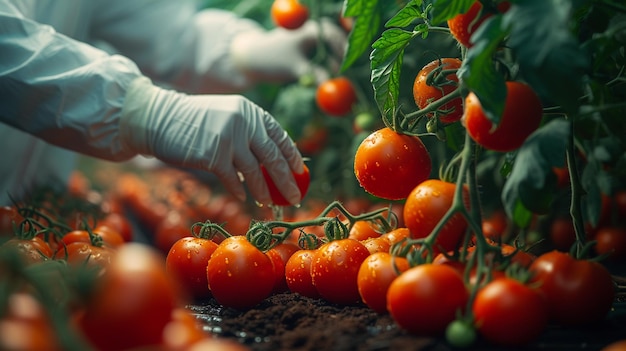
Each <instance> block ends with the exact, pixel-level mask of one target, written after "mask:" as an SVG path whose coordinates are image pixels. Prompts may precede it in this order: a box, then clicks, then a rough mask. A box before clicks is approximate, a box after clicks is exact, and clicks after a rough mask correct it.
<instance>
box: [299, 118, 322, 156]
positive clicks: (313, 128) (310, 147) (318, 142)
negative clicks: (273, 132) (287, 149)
mask: <svg viewBox="0 0 626 351" xmlns="http://www.w3.org/2000/svg"><path fill="white" fill-rule="evenodd" d="M328 134H329V133H328V129H327V128H326V127H325V126H323V125H318V124H307V125H305V126H304V127H303V128H302V135H301V136H300V138H298V140H297V141H296V146H297V147H298V150H300V152H301V153H302V154H303V155H305V156H312V155H316V154H318V153H319V152H320V151H322V150H323V149H324V146H326V142H327V141H328Z"/></svg>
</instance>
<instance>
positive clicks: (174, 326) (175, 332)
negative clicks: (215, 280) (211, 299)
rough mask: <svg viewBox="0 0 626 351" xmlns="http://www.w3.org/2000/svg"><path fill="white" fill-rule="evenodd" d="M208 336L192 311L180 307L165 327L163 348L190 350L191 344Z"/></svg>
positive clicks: (175, 310)
mask: <svg viewBox="0 0 626 351" xmlns="http://www.w3.org/2000/svg"><path fill="white" fill-rule="evenodd" d="M206 289H207V290H208V288H206ZM207 337H208V335H207V334H206V333H205V332H204V331H202V328H201V326H200V324H199V323H198V320H197V319H196V318H195V317H194V316H193V315H192V313H191V311H190V310H188V309H186V308H184V307H178V308H175V309H174V311H173V312H172V319H171V321H170V322H169V323H167V325H166V326H165V328H164V329H163V343H162V345H163V346H164V347H163V350H189V347H190V346H191V345H195V344H196V343H198V342H200V341H202V340H204V339H205V338H207Z"/></svg>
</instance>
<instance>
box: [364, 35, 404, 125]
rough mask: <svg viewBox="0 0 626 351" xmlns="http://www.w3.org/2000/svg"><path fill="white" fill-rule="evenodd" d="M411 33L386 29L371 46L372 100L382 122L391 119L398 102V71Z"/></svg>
mask: <svg viewBox="0 0 626 351" xmlns="http://www.w3.org/2000/svg"><path fill="white" fill-rule="evenodd" d="M413 36H414V34H413V32H409V31H406V30H402V29H399V28H391V29H387V30H386V31H384V32H383V34H382V35H381V37H380V38H379V39H378V40H376V41H375V42H374V44H372V48H373V50H372V54H371V55H370V61H371V70H372V76H371V82H372V86H373V88H374V99H375V100H376V103H377V104H378V108H379V110H380V112H381V114H382V116H383V119H384V120H387V121H390V120H392V119H393V112H394V110H395V109H396V104H397V102H398V95H399V86H400V71H401V68H402V59H403V57H404V49H405V48H406V47H407V45H409V43H410V41H411V39H412V38H413Z"/></svg>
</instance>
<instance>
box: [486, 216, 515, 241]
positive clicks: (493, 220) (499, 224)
mask: <svg viewBox="0 0 626 351" xmlns="http://www.w3.org/2000/svg"><path fill="white" fill-rule="evenodd" d="M508 221H509V220H508V218H507V216H506V213H504V211H503V210H497V211H494V212H493V213H491V214H490V215H489V216H488V217H484V218H483V222H482V230H483V235H484V236H485V237H487V238H489V239H492V240H499V239H502V237H503V236H504V234H505V233H506V230H507V227H508V225H509V222H508Z"/></svg>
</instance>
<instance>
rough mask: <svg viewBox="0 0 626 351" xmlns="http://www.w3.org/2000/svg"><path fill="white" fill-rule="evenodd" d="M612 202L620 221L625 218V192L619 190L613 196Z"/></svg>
mask: <svg viewBox="0 0 626 351" xmlns="http://www.w3.org/2000/svg"><path fill="white" fill-rule="evenodd" d="M613 201H614V203H615V206H616V207H617V214H618V216H619V217H620V218H622V221H623V220H624V218H626V190H620V191H618V192H616V193H615V194H614V195H613Z"/></svg>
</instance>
